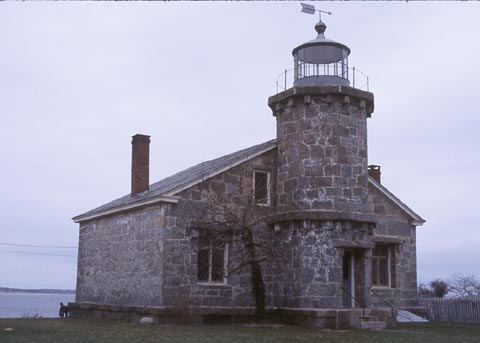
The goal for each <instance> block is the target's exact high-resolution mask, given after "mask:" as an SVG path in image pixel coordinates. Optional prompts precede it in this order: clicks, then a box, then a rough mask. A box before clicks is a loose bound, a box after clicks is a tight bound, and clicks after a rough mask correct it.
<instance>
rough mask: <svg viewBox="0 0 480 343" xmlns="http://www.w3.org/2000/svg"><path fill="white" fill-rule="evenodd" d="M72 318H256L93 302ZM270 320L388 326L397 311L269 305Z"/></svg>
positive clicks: (77, 308)
mask: <svg viewBox="0 0 480 343" xmlns="http://www.w3.org/2000/svg"><path fill="white" fill-rule="evenodd" d="M68 305H69V307H70V309H71V317H72V318H95V319H104V320H120V321H126V322H136V323H138V322H140V319H141V318H142V317H146V316H149V317H152V318H153V320H154V322H155V323H156V324H211V323H233V322H251V321H255V315H254V308H252V307H192V308H171V307H143V306H117V305H106V304H93V303H69V304H68ZM266 312H267V320H270V321H275V322H281V323H286V324H295V325H302V326H307V327H314V328H326V329H359V328H361V323H362V321H365V320H366V318H373V317H375V318H376V320H378V321H382V322H385V323H386V324H387V325H388V326H391V325H393V324H394V323H395V313H393V312H392V310H391V309H388V308H378V309H365V310H362V309H359V308H352V309H315V308H269V309H267V311H266Z"/></svg>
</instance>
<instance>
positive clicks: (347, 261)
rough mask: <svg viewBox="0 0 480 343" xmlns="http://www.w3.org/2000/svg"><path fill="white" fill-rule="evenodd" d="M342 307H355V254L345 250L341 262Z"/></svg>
mask: <svg viewBox="0 0 480 343" xmlns="http://www.w3.org/2000/svg"><path fill="white" fill-rule="evenodd" d="M342 269H343V272H342V274H343V275H342V287H343V289H342V294H343V307H348V308H351V307H355V255H354V254H353V252H352V251H350V250H346V251H345V253H344V254H343V262H342Z"/></svg>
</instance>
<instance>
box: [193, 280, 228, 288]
mask: <svg viewBox="0 0 480 343" xmlns="http://www.w3.org/2000/svg"><path fill="white" fill-rule="evenodd" d="M197 285H199V286H205V287H218V288H226V287H231V286H230V285H229V284H228V283H223V282H208V281H199V282H197Z"/></svg>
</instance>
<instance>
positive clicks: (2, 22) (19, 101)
mask: <svg viewBox="0 0 480 343" xmlns="http://www.w3.org/2000/svg"><path fill="white" fill-rule="evenodd" d="M316 5H317V6H318V3H317V4H316ZM321 5H322V6H323V7H322V8H323V9H325V10H327V11H332V12H333V15H332V16H327V17H324V21H325V22H326V24H327V31H326V35H327V37H328V38H331V39H334V40H337V41H340V42H342V43H344V44H346V45H348V46H349V47H350V48H351V50H352V53H351V55H350V59H349V62H350V65H351V66H356V67H357V68H358V69H360V70H362V71H363V72H365V73H366V74H368V75H369V77H370V90H371V91H372V92H373V93H374V94H375V112H374V113H373V115H372V118H370V119H369V122H368V123H369V124H368V125H369V163H371V164H379V165H381V166H382V182H383V184H384V185H385V186H386V187H388V188H389V189H390V190H391V191H392V192H393V193H394V194H396V195H397V196H398V197H399V198H400V199H402V200H403V201H404V202H405V203H407V204H408V205H409V206H410V207H411V208H413V209H414V210H415V211H416V212H417V213H418V214H420V215H421V216H422V217H424V218H425V219H426V220H427V222H426V223H425V224H424V226H422V227H419V228H418V234H417V238H418V240H417V251H418V279H419V281H420V282H424V281H429V280H431V279H433V278H437V277H439V278H448V277H450V275H451V274H452V273H453V272H469V273H477V272H478V261H479V260H480V249H479V248H478V247H479V246H480V230H479V226H478V219H477V216H478V209H479V200H478V197H479V194H480V181H479V180H480V173H479V170H480V169H479V167H480V162H479V158H478V156H479V153H478V150H477V149H478V147H480V134H479V133H478V132H477V131H478V128H479V126H480V125H479V124H480V119H479V115H480V113H479V112H480V110H479V100H478V98H479V94H478V90H479V89H480V87H479V86H480V85H479V75H480V67H479V63H478V61H477V60H478V56H479V55H480V43H479V38H478V37H480V21H479V20H478V15H479V14H480V3H473V2H472V3H464V2H462V3H430V2H429V3H415V2H413V3H412V2H409V3H405V2H402V3H385V2H382V3H377V2H375V3H363V2H342V3H332V2H327V3H322V4H321ZM316 20H317V17H316V16H310V15H307V14H303V13H300V4H299V3H295V2H276V3H271V2H259V3H249V2H241V3H236V2H228V3H212V2H209V3H192V2H179V3H174V2H155V3H144V2H141V3H138V2H120V3H118V2H111V3H95V2H64V3H54V2H37V3H32V2H2V3H0V47H1V50H2V52H1V53H0V116H1V125H0V137H1V138H0V139H1V140H2V142H1V144H0V162H1V168H0V180H1V184H2V196H1V198H0V216H1V219H2V220H1V224H0V243H15V244H27V245H28V244H30V245H48V246H61V247H76V246H77V244H78V225H77V224H74V223H73V222H72V221H71V219H70V218H71V217H73V216H74V215H78V214H80V213H83V212H85V211H87V210H89V209H92V208H94V207H96V206H98V205H101V204H103V203H105V202H108V201H110V200H113V199H115V198H117V197H119V196H122V195H124V194H127V193H128V192H129V191H130V162H131V161H130V158H131V144H130V140H131V136H132V135H133V134H136V133H143V134H149V135H151V137H152V138H151V140H152V143H151V157H150V161H151V169H150V180H151V181H152V182H154V181H158V180H160V179H162V178H163V177H166V176H168V175H170V174H173V173H175V172H177V171H180V170H182V169H185V168H187V167H189V166H191V165H193V164H196V163H199V162H201V161H204V160H209V159H212V158H216V157H219V156H221V155H224V154H228V153H231V152H234V151H236V150H239V149H242V148H246V147H249V146H251V145H254V144H258V143H261V142H264V141H266V140H269V139H272V138H274V137H275V118H274V117H272V114H271V111H270V109H269V108H268V106H267V98H268V97H269V96H271V95H273V94H275V80H276V77H277V75H278V74H280V73H281V72H282V71H283V70H284V69H290V68H292V67H293V58H292V56H291V51H292V49H293V48H294V47H296V46H297V45H299V44H301V43H303V42H305V41H307V40H310V39H313V38H315V32H314V30H313V26H314V25H315V23H316ZM75 282H76V250H75V249H71V248H35V247H22V246H12V245H5V244H0V286H7V287H25V288H37V287H49V288H74V287H75Z"/></svg>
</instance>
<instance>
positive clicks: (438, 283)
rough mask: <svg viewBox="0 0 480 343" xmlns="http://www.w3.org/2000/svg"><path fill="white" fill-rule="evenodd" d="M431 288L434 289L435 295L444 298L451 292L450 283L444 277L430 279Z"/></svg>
mask: <svg viewBox="0 0 480 343" xmlns="http://www.w3.org/2000/svg"><path fill="white" fill-rule="evenodd" d="M430 288H431V290H432V293H433V296H434V297H436V298H443V297H444V296H445V295H446V294H447V293H448V292H449V289H450V287H449V285H448V283H447V282H446V281H443V280H442V279H437V280H433V281H430Z"/></svg>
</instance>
